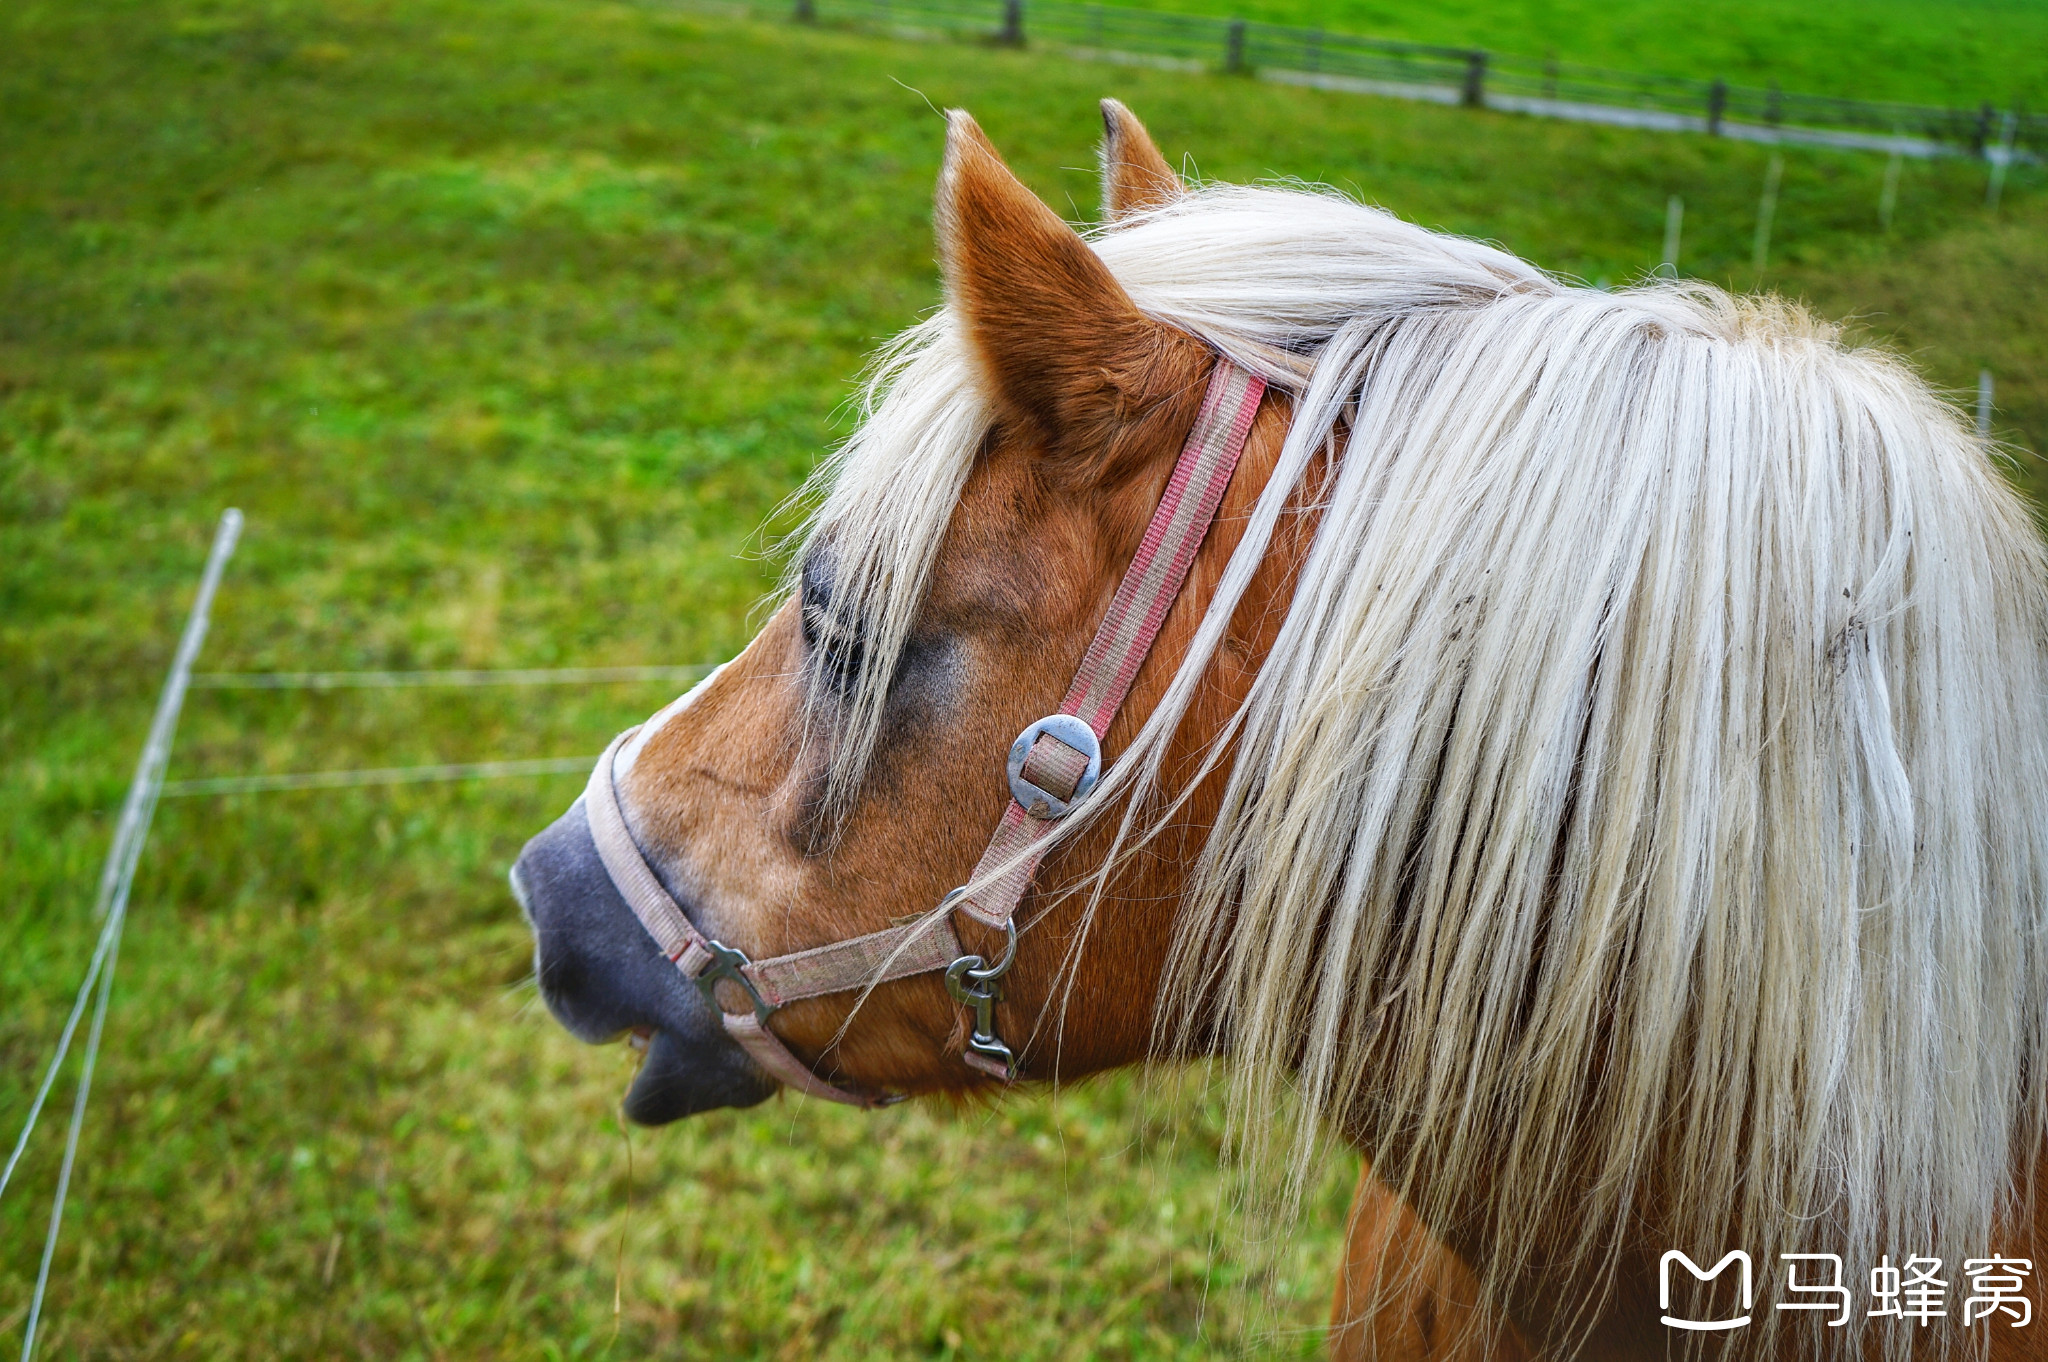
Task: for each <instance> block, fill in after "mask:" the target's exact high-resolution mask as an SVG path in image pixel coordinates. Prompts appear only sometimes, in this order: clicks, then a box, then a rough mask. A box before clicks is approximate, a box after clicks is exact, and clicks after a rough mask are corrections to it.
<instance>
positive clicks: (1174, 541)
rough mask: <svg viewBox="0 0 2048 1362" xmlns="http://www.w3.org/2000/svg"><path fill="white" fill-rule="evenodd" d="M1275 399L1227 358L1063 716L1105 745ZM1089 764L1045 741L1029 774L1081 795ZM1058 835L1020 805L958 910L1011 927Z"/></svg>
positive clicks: (1007, 817)
mask: <svg viewBox="0 0 2048 1362" xmlns="http://www.w3.org/2000/svg"><path fill="white" fill-rule="evenodd" d="M1265 391H1266V381H1265V380H1264V379H1262V378H1260V377H1259V376H1258V375H1257V374H1253V373H1250V372H1247V371H1246V370H1244V369H1240V368H1238V367H1237V366H1236V365H1235V364H1232V363H1231V362H1230V361H1229V360H1227V359H1225V360H1218V361H1217V364H1216V372H1215V373H1214V374H1213V375H1212V376H1211V377H1210V379H1209V391H1208V394H1207V396H1205V397H1204V398H1203V399H1202V410H1201V414H1200V415H1198V416H1197V417H1196V418H1195V427H1194V429H1193V430H1192V431H1190V432H1188V441H1187V444H1186V445H1185V446H1183V447H1182V449H1181V455H1180V461H1179V462H1178V463H1176V464H1175V465H1174V468H1173V477H1172V479H1171V480H1169V481H1168V482H1167V484H1166V494H1165V495H1164V496H1162V497H1161V498H1160V500H1159V509H1158V510H1156V511H1154V512H1153V513H1152V522H1151V523H1150V524H1149V525H1147V526H1146V527H1145V538H1144V539H1143V541H1141V542H1140V544H1139V545H1138V553H1137V556H1136V557H1135V558H1133V559H1132V560H1131V565H1130V567H1129V568H1128V569H1126V570H1125V572H1124V579H1123V582H1122V583H1121V584H1120V585H1119V586H1118V587H1117V591H1116V598H1115V599H1114V600H1112V601H1111V602H1110V605H1109V613H1108V614H1107V615H1105V616H1103V619H1102V623H1101V624H1100V625H1098V626H1097V627H1096V630H1095V638H1094V640H1093V641H1091V642H1090V643H1089V645H1088V651H1087V653H1086V654H1085V655H1084V656H1083V657H1082V659H1081V667H1080V670H1079V671H1077V672H1076V673H1075V674H1074V681H1073V684H1072V685H1071V686H1069V687H1067V698H1066V699H1065V700H1063V701H1061V702H1060V712H1061V713H1062V714H1072V715H1074V716H1076V717H1077V718H1079V719H1081V720H1082V721H1084V722H1085V723H1086V724H1087V725H1088V727H1089V728H1090V729H1092V730H1094V733H1095V736H1096V739H1097V740H1098V741H1099V740H1100V739H1101V738H1103V737H1104V736H1105V735H1107V734H1108V732H1109V725H1110V723H1111V721H1112V720H1114V719H1115V718H1116V712H1117V710H1118V708H1119V707H1121V706H1122V704H1123V702H1124V697H1125V696H1126V695H1128V694H1129V693H1130V689H1131V683H1132V682H1133V681H1135V680H1136V679H1137V676H1138V668H1139V667H1141V666H1142V665H1144V662H1145V657H1146V655H1147V654H1148V653H1150V652H1151V651H1152V641H1153V640H1154V639H1156V638H1158V637H1159V630H1160V627H1161V626H1162V625H1164V624H1165V623H1166V612H1167V611H1168V610H1170V609H1172V608H1173V602H1174V600H1175V598H1176V597H1178V596H1179V595H1180V589H1181V586H1182V584H1183V583H1185V582H1186V581H1187V576H1188V569H1189V568H1191V567H1193V566H1194V562H1195V554H1196V553H1197V552H1198V551H1200V549H1201V547H1202V541H1203V540H1204V539H1205V538H1207V537H1208V532H1209V524H1210V522H1211V521H1213V520H1214V519H1215V518H1216V508H1217V507H1218V506H1219V505H1221V504H1222V502H1223V492H1224V489H1225V488H1227V487H1228V486H1229V485H1230V476H1231V474H1232V473H1233V472H1235V471H1236V469H1237V458H1238V455H1239V454H1241V453H1243V452H1244V442H1245V437H1246V436H1247V435H1249V434H1250V433H1251V428H1252V419H1253V418H1254V417H1255V416H1257V415H1258V412H1259V399H1260V398H1261V397H1262V396H1264V394H1265ZM1079 755H1080V754H1078V753H1076V752H1075V751H1074V749H1073V748H1071V747H1068V746H1067V745H1066V744H1065V743H1063V742H1061V741H1060V740H1059V739H1057V738H1054V737H1052V736H1050V735H1045V736H1041V737H1040V738H1039V739H1038V741H1037V742H1036V743H1034V744H1033V745H1032V751H1031V755H1030V756H1029V757H1028V758H1027V759H1026V768H1027V771H1028V770H1030V769H1031V768H1032V767H1034V766H1036V767H1038V768H1040V769H1044V770H1046V771H1047V773H1048V774H1049V775H1053V774H1055V773H1058V774H1066V773H1068V772H1071V773H1072V774H1071V775H1068V776H1067V785H1068V787H1069V788H1071V786H1072V780H1073V775H1078V770H1079V768H1078V765H1077V764H1076V761H1075V758H1077V757H1078V756H1079ZM1041 783H1042V782H1041ZM1055 826H1056V822H1055V820H1051V819H1043V818H1035V817H1033V816H1032V815H1031V813H1030V812H1029V811H1028V810H1026V809H1025V807H1024V806H1023V805H1022V804H1019V803H1018V802H1017V801H1016V800H1015V799H1012V800H1011V801H1010V806H1009V807H1008V808H1006V809H1004V810H1003V821H1002V822H1001V823H1000V824H998V825H997V827H996V835H995V836H994V837H993V838H992V839H990V841H989V844H988V850H987V851H984V852H983V853H982V855H981V862H980V864H978V865H976V866H975V867H974V875H973V877H972V878H971V879H970V880H969V883H970V884H973V883H977V882H979V883H980V885H981V887H980V888H978V889H975V890H974V891H972V892H971V893H969V894H966V895H963V896H962V897H961V898H960V899H959V900H957V901H956V902H955V905H954V906H955V907H957V908H958V909H959V910H960V911H961V912H963V913H966V914H967V915H968V916H969V917H971V918H973V919H975V920H976V921H977V922H981V923H984V924H986V925H988V926H990V927H1001V926H1003V925H1004V924H1006V923H1008V922H1009V921H1010V918H1011V916H1012V915H1013V914H1014V913H1015V912H1016V910H1017V904H1018V903H1019V901H1021V900H1022V899H1023V897H1024V894H1025V892H1026V891H1027V890H1028V889H1030V887H1031V877H1032V875H1033V874H1035V873H1036V872H1037V870H1038V863H1039V861H1041V860H1042V859H1044V856H1045V849H1044V845H1043V844H1044V842H1045V839H1046V838H1047V837H1049V836H1051V834H1052V831H1053V828H1054V827H1055ZM1006 862H1010V863H1011V864H1010V865H1009V868H1008V869H1007V870H1003V871H1001V873H1000V874H998V873H997V871H998V868H999V867H1001V866H1003V865H1004V864H1005V863H1006ZM991 876H993V878H987V877H991Z"/></svg>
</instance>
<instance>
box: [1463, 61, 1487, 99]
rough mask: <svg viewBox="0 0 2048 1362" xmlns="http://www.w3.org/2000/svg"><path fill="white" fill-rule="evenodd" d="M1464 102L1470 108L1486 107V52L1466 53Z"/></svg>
mask: <svg viewBox="0 0 2048 1362" xmlns="http://www.w3.org/2000/svg"><path fill="white" fill-rule="evenodd" d="M1463 103H1464V105H1465V107H1466V108H1468V109H1483V108H1485V107H1486V53H1484V52H1481V51H1472V52H1467V53H1466V54H1465V95H1464V100H1463Z"/></svg>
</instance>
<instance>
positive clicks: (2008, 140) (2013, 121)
mask: <svg viewBox="0 0 2048 1362" xmlns="http://www.w3.org/2000/svg"><path fill="white" fill-rule="evenodd" d="M2019 126H2020V119H2019V114H2018V112H2017V111H2015V110H2012V109H2007V110H2006V111H2005V126H2004V128H2003V129H2002V130H2000V132H1999V134H1998V146H1997V148H1996V149H1995V150H1994V149H1993V148H1991V147H1986V148H1984V155H1985V156H1986V157H1988V158H1989V159H1990V161H1991V183H1990V184H1987V185H1985V186H1984V206H1985V207H1986V208H1989V209H1990V210H1991V211H1992V212H1994V213H1995V212H1997V211H1998V199H1999V196H2000V195H2001V194H2003V193H2004V192H2005V170H2006V167H2007V166H2009V165H2011V164H2012V157H2013V140H2014V139H2015V138H2016V137H2018V136H2019Z"/></svg>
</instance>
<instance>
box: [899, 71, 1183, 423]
mask: <svg viewBox="0 0 2048 1362" xmlns="http://www.w3.org/2000/svg"><path fill="white" fill-rule="evenodd" d="M946 117H947V131H946V164H945V168H944V169H943V170H941V171H940V172H939V192H938V205H937V207H938V211H937V225H938V234H939V254H940V259H941V261H942V262H943V264H944V266H945V271H946V293H947V298H948V300H949V301H950V302H951V304H952V306H953V307H954V308H955V309H956V310H957V311H958V312H959V314H960V316H961V317H962V319H963V320H964V321H965V323H966V326H967V334H968V337H969V339H970V340H971V342H972V343H973V346H974V350H975V353H976V356H977V357H978V358H979V359H980V361H981V363H982V366H983V369H984V372H985V373H986V375H987V377H988V379H989V383H990V387H991V388H992V390H993V391H992V396H994V397H996V398H997V399H998V401H999V402H1000V404H1001V405H1002V406H1003V408H1005V409H1006V410H1007V412H1008V413H1009V414H1010V415H1012V416H1015V417H1018V418H1021V419H1022V420H1023V421H1024V422H1026V423H1027V424H1028V425H1030V426H1031V427H1033V428H1034V429H1035V430H1036V432H1037V433H1038V434H1039V435H1040V436H1042V437H1043V439H1044V442H1045V444H1046V445H1047V446H1048V447H1050V448H1054V449H1061V450H1068V451H1075V452H1085V451H1100V450H1103V449H1105V448H1107V447H1108V445H1109V443H1110V441H1111V439H1112V438H1113V437H1114V435H1115V434H1116V432H1117V430H1118V428H1119V427H1120V426H1121V425H1122V423H1123V422H1124V420H1125V419H1126V416H1127V413H1128V411H1129V409H1130V407H1131V406H1132V405H1134V404H1137V403H1142V402H1144V401H1145V400H1146V399H1147V398H1148V397H1150V396H1154V395H1155V394H1153V393H1152V392H1151V390H1152V389H1153V388H1154V387H1155V386H1157V385H1158V384H1159V383H1160V382H1162V381H1164V380H1165V379H1166V378H1167V376H1168V374H1169V373H1170V372H1175V371H1178V370H1179V369H1180V368H1181V366H1179V365H1172V366H1164V367H1163V361H1166V360H1168V359H1170V358H1172V357H1174V356H1177V355H1179V354H1180V352H1181V351H1182V350H1189V351H1191V352H1199V351H1200V342H1198V341H1195V340H1194V339H1193V338H1192V337H1189V336H1186V335H1183V334H1182V333H1180V332H1178V331H1174V330H1172V329H1171V328H1169V327H1167V326H1164V325H1162V324H1160V323H1159V322H1155V321H1153V320H1152V319H1151V318H1149V317H1147V316H1145V315H1144V314H1143V313H1141V312H1139V311H1138V309H1137V306H1136V305H1135V304H1134V303H1132V301H1131V299H1130V295H1129V294H1127V293H1125V292H1124V290H1123V286H1122V285H1120V284H1119V283H1117V281H1116V278H1115V276H1113V275H1112V274H1110V272H1109V268H1108V266H1106V265H1104V264H1103V263H1102V260H1101V259H1100V257H1098V256H1097V255H1096V254H1095V252H1094V251H1093V250H1091V249H1089V247H1088V243H1087V242H1085V241H1083V240H1082V239H1081V238H1080V236H1079V235H1077V234H1076V233H1075V231H1074V229H1073V228H1071V227H1069V226H1068V225H1067V224H1066V223H1065V222H1063V221H1061V220H1060V217H1059V215H1058V214H1057V213H1055V212H1053V211H1052V209H1050V208H1048V207H1046V206H1045V205H1044V204H1043V203H1041V202H1039V200H1038V197H1037V196H1036V195H1035V194H1033V193H1032V192H1031V191H1030V190H1029V189H1026V188H1025V187H1024V185H1023V184H1022V183H1021V182H1020V181H1019V180H1018V179H1017V177H1016V176H1015V175H1013V174H1011V173H1010V168H1009V167H1008V166H1006V165H1004V164H1003V158H1002V157H1001V156H999V155H997V154H996V149H995V148H994V147H993V146H991V145H990V144H989V141H988V138H987V137H985V136H983V135H982V131H981V129H980V128H979V127H977V126H976V125H975V122H974V120H973V119H972V118H969V117H968V116H967V115H966V114H965V113H963V112H961V111H959V110H957V109H956V110H954V111H952V112H950V113H949V114H947V116H946Z"/></svg>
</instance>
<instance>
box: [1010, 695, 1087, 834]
mask: <svg viewBox="0 0 2048 1362" xmlns="http://www.w3.org/2000/svg"><path fill="white" fill-rule="evenodd" d="M1041 733H1043V734H1046V735H1047V736H1049V737H1052V738H1055V739H1057V740H1058V741H1060V742H1063V743H1065V744H1066V745H1067V746H1069V747H1071V748H1073V749H1074V750H1075V751H1076V752H1080V753H1082V754H1084V755H1085V756H1086V757H1087V758H1088V769H1087V770H1086V771H1084V772H1082V773H1081V779H1080V780H1079V781H1078V782H1076V784H1075V785H1074V793H1073V794H1072V795H1071V796H1070V797H1068V798H1066V799H1061V798H1060V797H1059V796H1058V795H1055V794H1053V793H1052V792H1051V791H1050V790H1042V789H1040V788H1039V787H1038V786H1036V785H1033V784H1032V783H1031V782H1030V781H1028V780H1026V779H1024V760H1025V758H1027V757H1029V756H1030V755H1031V745H1032V744H1033V743H1035V742H1037V741H1038V735H1039V734H1041ZM1007 765H1008V768H1009V772H1010V794H1011V795H1012V796H1013V797H1014V798H1015V799H1016V801H1017V802H1018V803H1019V804H1022V805H1023V806H1024V809H1025V811H1026V812H1027V813H1029V814H1030V815H1031V816H1032V817H1033V818H1063V817H1065V816H1066V814H1067V811H1068V810H1069V809H1071V808H1073V807H1074V806H1075V805H1076V804H1078V803H1080V802H1081V801H1082V800H1083V799H1086V798H1087V797H1088V792H1089V791H1090V790H1092V789H1094V788H1095V782H1096V781H1098V780H1100V779H1102V744H1101V743H1100V742H1098V741H1097V740H1096V737H1095V730H1094V729H1092V728H1090V727H1088V724H1087V721H1086V720H1083V719H1080V718H1077V717H1076V716H1074V715H1072V714H1048V715H1046V716H1045V717H1044V718H1043V719H1040V720H1038V721H1037V722H1036V723H1034V724H1032V725H1031V726H1030V727H1029V728H1027V729H1025V730H1024V731H1023V732H1022V733H1019V734H1018V735H1017V741H1015V742H1013V743H1011V744H1010V759H1009V762H1008V763H1007Z"/></svg>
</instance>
